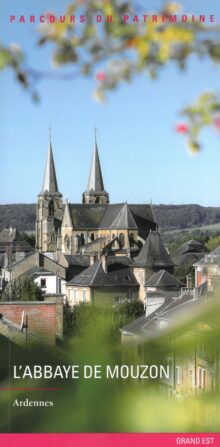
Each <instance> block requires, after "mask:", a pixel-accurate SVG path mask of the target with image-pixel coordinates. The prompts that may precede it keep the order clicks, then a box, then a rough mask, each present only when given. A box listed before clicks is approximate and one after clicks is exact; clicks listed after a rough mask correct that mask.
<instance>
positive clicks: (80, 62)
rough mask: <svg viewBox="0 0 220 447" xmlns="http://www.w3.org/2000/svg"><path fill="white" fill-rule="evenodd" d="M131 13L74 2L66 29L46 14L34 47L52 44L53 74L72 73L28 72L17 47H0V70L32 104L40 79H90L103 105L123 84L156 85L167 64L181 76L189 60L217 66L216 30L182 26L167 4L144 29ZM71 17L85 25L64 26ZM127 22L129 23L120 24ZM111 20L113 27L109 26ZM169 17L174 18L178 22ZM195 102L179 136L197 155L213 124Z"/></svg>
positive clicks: (120, 5)
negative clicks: (9, 73) (139, 80)
mask: <svg viewBox="0 0 220 447" xmlns="http://www.w3.org/2000/svg"><path fill="white" fill-rule="evenodd" d="M135 7H136V8H137V10H138V11H141V7H140V5H134V4H133V6H132V2H130V1H123V2H121V1H120V0H114V1H112V2H109V1H105V2H103V1H100V0H87V1H86V2H82V1H74V2H71V3H70V4H69V5H68V7H67V9H66V11H65V13H64V15H65V16H66V18H67V19H66V21H65V22H64V23H61V22H60V21H59V19H56V20H55V21H54V22H50V14H45V18H46V21H45V23H43V24H41V25H40V26H39V27H38V29H37V31H38V32H39V34H40V37H39V39H38V45H39V46H45V45H47V44H51V43H52V44H53V46H54V50H53V51H52V56H51V62H52V66H53V67H54V69H56V70H58V69H61V68H63V67H67V68H68V67H70V66H72V65H74V66H75V67H76V69H75V70H74V71H72V70H71V71H70V72H65V73H63V72H62V73H60V72H58V71H55V70H54V69H53V70H51V71H43V70H42V71H41V70H38V69H34V68H32V67H28V68H27V67H26V66H25V56H24V54H23V52H22V51H21V49H19V48H18V47H15V46H10V47H9V48H6V47H3V46H2V47H0V69H4V68H11V69H12V70H13V71H14V72H15V75H16V79H17V81H18V82H19V83H20V84H21V85H22V86H23V87H24V88H25V89H27V90H30V91H31V92H32V94H33V95H34V96H35V99H37V96H36V92H33V84H34V83H36V82H39V81H41V80H43V79H51V80H53V79H54V80H63V81H71V80H73V79H75V78H76V77H77V76H93V77H94V79H95V81H96V88H95V91H94V99H95V100H97V101H99V102H103V101H105V99H106V96H107V93H108V92H109V91H111V90H114V89H116V88H117V87H118V86H119V85H120V84H121V83H122V82H129V81H131V80H133V79H134V77H135V76H136V75H139V74H141V73H146V74H147V75H148V76H149V77H150V78H151V79H155V78H156V77H157V76H158V75H159V73H160V72H161V70H162V68H163V67H165V66H166V65H167V64H169V63H171V62H173V63H175V64H177V66H178V67H179V69H180V70H183V69H184V68H185V67H186V63H187V61H188V60H189V58H190V56H192V55H197V56H198V57H199V58H204V57H209V58H210V59H211V60H212V61H213V63H215V64H216V63H219V62H220V38H219V29H220V27H219V26H216V25H212V24H211V25H210V26H207V25H205V24H203V23H200V22H199V19H197V20H196V19H194V21H192V22H190V21H188V22H187V23H182V22H181V20H179V15H180V14H181V9H182V6H181V5H180V4H177V3H168V4H166V5H165V6H164V8H163V9H162V10H161V11H159V12H158V13H157V17H158V20H157V22H152V20H151V18H150V17H151V16H150V15H149V16H148V19H146V23H145V21H144V20H140V21H138V23H136V22H135V23H133V22H132V20H131V21H129V19H130V18H132V17H134V16H135V14H136V13H137V10H135ZM97 14H99V15H100V16H101V17H103V21H102V22H101V23H97V22H96V20H95V17H96V15H97ZM154 14H155V12H154ZM140 15H141V12H140ZM70 16H72V17H76V18H77V20H78V21H79V20H80V17H83V18H84V22H83V23H81V24H80V26H76V25H75V23H70V21H69V20H68V17H70ZM125 16H126V17H129V19H123V17H125ZM111 17H112V21H113V22H114V23H111V21H110V18H111ZM170 17H176V22H175V21H174V22H173V21H171V20H170ZM107 18H108V20H109V21H107ZM198 101H199V108H200V119H198V116H197V119H196V120H195V119H194V118H195V114H194V115H193V114H192V107H191V106H190V107H188V111H187V112H186V111H184V114H185V116H186V117H187V119H188V121H189V124H188V127H186V125H185V131H184V123H182V130H181V128H180V127H179V128H177V131H178V132H179V133H186V131H187V132H188V138H187V144H188V147H189V148H190V150H192V151H198V150H199V149H200V147H201V145H200V143H199V141H198V139H199V135H200V133H201V130H202V128H203V127H204V126H206V125H208V124H210V123H211V121H212V120H213V116H212V115H213V114H212V113H211V112H212V111H209V112H210V116H209V117H208V115H207V110H206V119H205V120H204V116H205V107H206V104H205V103H204V104H202V102H201V101H200V100H198ZM215 113H216V112H215ZM215 118H216V117H215ZM207 120H209V121H210V123H207ZM212 122H213V121H212Z"/></svg>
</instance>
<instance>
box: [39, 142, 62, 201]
mask: <svg viewBox="0 0 220 447" xmlns="http://www.w3.org/2000/svg"><path fill="white" fill-rule="evenodd" d="M45 193H47V194H49V195H51V194H56V195H59V196H60V197H62V194H60V192H59V190H58V185H57V177H56V171H55V165H54V159H53V151H52V143H51V134H50V141H49V146H48V153H47V162H46V168H45V173H44V181H43V188H42V194H45Z"/></svg>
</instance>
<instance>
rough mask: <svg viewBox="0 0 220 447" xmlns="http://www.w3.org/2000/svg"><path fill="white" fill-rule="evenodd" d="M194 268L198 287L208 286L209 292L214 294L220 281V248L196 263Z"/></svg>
mask: <svg viewBox="0 0 220 447" xmlns="http://www.w3.org/2000/svg"><path fill="white" fill-rule="evenodd" d="M194 268H195V285H196V287H202V286H204V285H205V284H206V285H207V291H208V292H213V291H214V290H215V289H216V287H217V285H218V282H219V280H220V246H218V247H217V248H215V250H213V251H211V252H210V253H207V254H206V255H205V256H204V257H203V258H202V259H200V260H199V261H198V262H196V263H195V264H194Z"/></svg>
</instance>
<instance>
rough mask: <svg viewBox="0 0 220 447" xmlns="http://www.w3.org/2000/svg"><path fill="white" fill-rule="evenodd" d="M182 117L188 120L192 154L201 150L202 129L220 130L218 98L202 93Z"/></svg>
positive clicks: (188, 139) (188, 134) (189, 145)
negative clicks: (199, 139)
mask: <svg viewBox="0 0 220 447" xmlns="http://www.w3.org/2000/svg"><path fill="white" fill-rule="evenodd" d="M219 48H220V45H219ZM182 115H183V116H185V117H186V118H187V120H188V130H187V143H188V147H189V149H190V150H191V151H192V152H198V151H199V150H200V149H201V144H200V143H199V141H198V138H199V135H200V133H201V131H202V129H203V128H205V127H216V130H217V131H219V129H220V98H219V96H218V95H217V94H215V93H213V92H206V93H203V94H202V95H200V96H199V97H198V98H197V100H196V101H195V103H194V104H192V105H190V106H188V107H186V108H185V109H184V110H183V111H182Z"/></svg>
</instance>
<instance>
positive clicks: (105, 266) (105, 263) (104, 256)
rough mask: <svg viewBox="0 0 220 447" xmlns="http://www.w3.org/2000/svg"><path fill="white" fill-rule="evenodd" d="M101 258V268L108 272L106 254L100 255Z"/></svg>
mask: <svg viewBox="0 0 220 447" xmlns="http://www.w3.org/2000/svg"><path fill="white" fill-rule="evenodd" d="M101 260H102V268H103V270H104V272H105V273H108V257H107V255H102V257H101Z"/></svg>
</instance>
